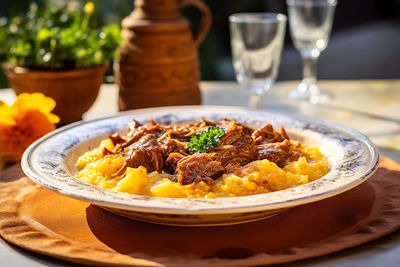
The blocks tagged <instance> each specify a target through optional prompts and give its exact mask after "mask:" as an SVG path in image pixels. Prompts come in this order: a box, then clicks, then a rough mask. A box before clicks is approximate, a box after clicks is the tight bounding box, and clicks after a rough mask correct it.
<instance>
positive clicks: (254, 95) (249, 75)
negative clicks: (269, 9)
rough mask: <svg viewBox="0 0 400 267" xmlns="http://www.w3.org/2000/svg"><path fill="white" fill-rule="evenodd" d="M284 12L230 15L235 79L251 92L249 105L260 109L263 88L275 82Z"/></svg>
mask: <svg viewBox="0 0 400 267" xmlns="http://www.w3.org/2000/svg"><path fill="white" fill-rule="evenodd" d="M286 20H287V18H286V16H285V15H283V14H275V13H241V14H233V15H231V16H229V21H230V30H231V48H232V60H233V67H234V69H235V73H236V79H237V81H238V82H239V84H240V85H242V86H243V87H244V88H246V89H247V90H248V91H249V93H250V98H249V106H250V108H251V109H261V108H262V99H263V95H264V92H266V91H268V90H269V89H270V88H271V86H272V85H273V83H274V82H275V79H276V76H277V74H278V67H279V63H280V59H281V52H282V46H283V40H284V37H285V28H286Z"/></svg>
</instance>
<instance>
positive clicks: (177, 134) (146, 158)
mask: <svg viewBox="0 0 400 267" xmlns="http://www.w3.org/2000/svg"><path fill="white" fill-rule="evenodd" d="M211 126H216V127H219V128H222V129H224V130H225V134H224V135H223V136H222V137H221V138H220V139H219V142H218V145H217V146H215V147H209V148H208V151H207V153H193V151H192V150H191V149H190V148H189V147H188V142H189V141H190V139H191V137H192V136H194V135H195V134H198V133H201V132H203V131H205V130H207V128H209V127H211ZM108 138H109V139H110V140H111V142H112V143H113V145H114V149H113V150H112V151H109V150H107V149H106V148H104V151H103V153H104V154H105V155H106V154H120V155H122V156H123V157H124V158H125V162H124V164H123V166H122V168H120V169H119V170H118V171H117V172H115V173H114V174H113V175H112V176H113V177H116V176H120V175H122V174H123V173H124V172H125V170H126V168H128V167H131V168H137V167H139V166H143V167H145V168H146V169H147V171H148V172H153V171H158V172H162V171H165V172H166V173H169V174H172V175H174V177H175V180H176V181H178V182H179V183H180V184H181V185H188V184H192V183H199V182H200V181H204V182H206V183H207V184H210V185H211V184H213V183H214V182H215V181H214V180H215V179H217V178H219V177H220V176H221V175H223V174H225V173H235V172H236V171H239V169H240V167H241V166H243V165H246V164H248V163H250V162H252V161H255V160H262V159H268V160H269V161H271V162H274V163H275V164H276V165H277V166H279V167H280V168H283V167H284V166H285V165H286V163H287V162H289V161H294V160H297V159H298V158H299V157H300V156H301V153H299V152H298V151H294V150H293V146H296V144H293V143H291V142H289V137H288V135H287V134H286V132H285V129H284V128H283V127H281V129H280V132H277V131H275V130H274V129H273V127H272V125H271V124H270V123H268V124H266V125H264V126H262V127H260V128H258V129H253V128H251V127H249V126H246V125H242V124H240V123H237V122H235V121H233V120H230V119H224V120H222V121H220V122H217V123H214V122H210V121H206V120H205V119H201V120H200V121H198V122H196V123H192V124H187V125H176V126H170V125H161V124H158V123H155V122H154V121H153V120H151V121H150V125H142V124H140V123H139V122H137V121H134V120H133V121H132V122H131V123H130V124H129V132H128V134H127V136H126V137H121V136H120V135H119V134H118V133H115V134H113V135H109V136H108Z"/></svg>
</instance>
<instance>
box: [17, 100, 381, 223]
mask: <svg viewBox="0 0 400 267" xmlns="http://www.w3.org/2000/svg"><path fill="white" fill-rule="evenodd" d="M181 109H192V110H193V109H196V110H199V109H202V110H205V111H206V110H209V111H210V110H212V111H214V112H216V111H217V110H219V109H223V110H232V111H236V112H240V113H242V112H249V111H250V112H257V113H269V114H273V115H278V116H284V117H288V118H290V119H294V120H300V121H311V122H314V123H318V124H323V125H325V126H335V127H336V128H340V129H341V130H342V131H345V132H346V133H348V134H351V135H352V136H354V137H356V138H357V139H358V140H361V141H363V142H364V143H365V144H366V146H367V147H368V148H369V149H368V150H369V151H370V156H371V163H372V166H370V167H369V169H368V170H367V171H365V173H363V174H362V175H361V176H359V177H358V178H356V179H354V180H353V181H351V182H350V183H347V184H344V185H341V186H339V187H336V188H333V189H331V190H328V191H326V192H325V193H323V194H316V195H311V196H303V197H300V198H295V199H291V200H289V201H282V202H277V203H273V204H268V203H267V204H257V205H254V204H246V205H241V206H240V207H235V206H233V207H232V206H231V207H224V208H223V209H203V208H187V207H178V208H171V207H168V208H166V207H158V206H157V207H154V206H146V207H143V205H139V206H137V205H132V204H127V203H117V201H113V202H112V203H110V201H109V200H106V201H101V200H98V199H93V198H92V197H87V196H84V195H82V194H77V193H75V192H71V191H70V190H65V189H63V188H59V187H57V186H54V185H51V184H48V183H46V182H44V181H43V180H42V177H41V175H40V174H39V173H36V172H35V171H34V170H33V169H32V168H31V167H32V166H31V164H30V159H31V157H32V155H33V153H34V152H35V150H37V148H38V147H40V144H41V143H43V142H44V141H46V140H49V139H50V138H52V137H53V136H56V135H59V134H62V132H65V131H67V130H70V129H73V128H76V127H79V126H82V125H87V124H94V123H96V122H98V121H103V120H108V119H112V118H117V117H123V116H128V115H132V116H133V115H134V114H143V113H145V114H146V113H151V111H165V112H168V111H172V110H181ZM148 117H151V116H148ZM379 162H380V155H379V153H378V149H377V147H376V146H375V144H374V143H373V142H372V141H371V140H370V139H369V138H368V137H367V136H366V135H365V134H363V133H361V132H359V131H357V130H355V129H353V128H351V127H348V126H345V125H342V124H339V123H335V122H331V121H328V120H323V119H320V118H316V117H311V116H306V115H302V114H294V113H291V112H284V111H277V110H269V109H263V110H257V111H254V110H250V109H247V108H243V107H235V106H206V105H203V106H169V107H156V108H144V109H136V110H129V111H123V112H119V113H117V114H115V115H110V116H105V117H101V118H96V119H93V120H88V121H78V122H75V123H72V124H69V125H67V126H64V127H61V128H59V129H56V130H55V131H53V132H50V133H49V134H47V135H45V136H43V137H41V138H40V139H38V140H36V141H35V142H34V143H33V144H32V145H31V146H29V147H28V149H27V150H26V151H25V152H24V154H23V157H22V160H21V166H22V169H23V171H24V173H25V174H26V175H27V176H28V177H29V178H30V179H32V180H34V181H35V182H36V183H38V184H40V185H42V186H44V187H46V188H48V189H50V190H52V191H55V192H57V193H60V194H63V195H66V196H69V197H73V198H76V199H79V200H83V201H86V202H90V203H93V204H97V205H99V206H107V207H112V208H117V209H122V210H131V211H138V212H148V213H163V214H187V215H190V214H192V215H200V214H208V215H209V214H232V213H243V212H257V211H264V210H274V209H280V208H289V207H293V206H297V205H303V204H307V203H310V202H315V201H318V200H322V199H325V198H328V197H332V196H335V195H338V194H340V193H343V192H345V191H347V190H350V189H351V188H354V187H356V186H357V185H359V184H361V183H362V182H364V181H365V180H367V179H368V178H369V177H370V176H371V175H372V174H373V173H374V172H375V171H376V170H377V168H378V165H379ZM74 178H75V177H74ZM75 179H76V178H75ZM88 185H90V184H88ZM90 186H93V185H90ZM94 187H95V186H94ZM97 188H98V187H97ZM99 189H100V188H99ZM101 190H106V189H101ZM107 191H110V192H113V193H116V194H129V193H124V192H115V191H111V190H107ZM281 191H282V190H281ZM276 192H279V191H276ZM272 193H274V192H272ZM272 193H263V194H258V195H264V194H272ZM129 195H131V194H129ZM252 196H257V195H250V196H242V197H235V199H239V198H251V197H252ZM147 198H151V199H158V200H164V199H170V200H174V198H160V197H151V196H147ZM218 199H221V198H218ZM226 199H232V198H226ZM181 200H182V199H181ZM191 200H196V199H184V201H188V202H190V201H191ZM197 200H198V199H197ZM200 200H202V201H204V200H205V201H206V202H207V201H211V202H212V200H215V199H200Z"/></svg>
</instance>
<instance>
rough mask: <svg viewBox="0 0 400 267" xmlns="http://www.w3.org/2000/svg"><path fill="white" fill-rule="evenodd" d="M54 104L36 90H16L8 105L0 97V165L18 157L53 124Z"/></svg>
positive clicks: (49, 129)
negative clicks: (28, 91)
mask: <svg viewBox="0 0 400 267" xmlns="http://www.w3.org/2000/svg"><path fill="white" fill-rule="evenodd" d="M55 104H56V103H55V101H54V100H53V99H52V98H50V97H46V96H44V95H43V94H40V93H33V94H27V93H23V94H20V95H19V96H18V97H17V99H16V100H15V102H14V103H13V104H12V105H11V106H10V105H7V104H6V103H4V102H3V101H0V169H1V168H2V167H3V166H4V164H5V163H7V162H16V161H19V160H20V159H21V156H22V154H23V152H24V151H25V149H26V148H27V147H28V146H29V145H30V144H32V143H33V142H34V141H35V140H37V139H38V138H40V137H42V136H43V135H45V134H47V133H49V132H51V131H53V130H54V129H55V128H56V127H55V125H54V124H55V123H57V122H59V121H60V119H59V118H58V117H57V116H56V115H54V114H52V113H51V111H52V110H53V109H54V107H55Z"/></svg>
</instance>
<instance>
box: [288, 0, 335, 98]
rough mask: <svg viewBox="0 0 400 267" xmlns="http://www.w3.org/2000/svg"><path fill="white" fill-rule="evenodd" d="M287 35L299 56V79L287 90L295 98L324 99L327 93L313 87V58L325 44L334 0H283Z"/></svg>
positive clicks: (314, 61)
mask: <svg viewBox="0 0 400 267" xmlns="http://www.w3.org/2000/svg"><path fill="white" fill-rule="evenodd" d="M286 2H287V5H288V13H289V26H290V34H291V37H292V39H293V42H294V46H295V47H296V49H297V50H298V51H299V52H300V54H301V57H302V59H303V80H302V81H301V83H300V84H299V86H298V87H297V88H296V89H295V90H293V91H291V92H290V93H289V96H290V97H292V98H297V99H310V101H311V102H314V103H315V102H325V101H327V100H329V98H330V97H331V95H330V94H329V92H326V91H325V90H322V89H321V88H319V87H318V86H317V61H318V57H319V55H320V53H321V51H323V50H325V48H326V46H327V45H328V41H329V35H330V32H331V28H332V22H333V16H334V12H335V7H336V4H337V1H336V0H286Z"/></svg>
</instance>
